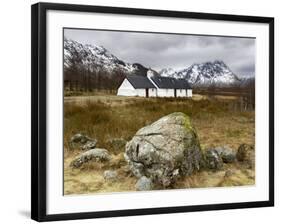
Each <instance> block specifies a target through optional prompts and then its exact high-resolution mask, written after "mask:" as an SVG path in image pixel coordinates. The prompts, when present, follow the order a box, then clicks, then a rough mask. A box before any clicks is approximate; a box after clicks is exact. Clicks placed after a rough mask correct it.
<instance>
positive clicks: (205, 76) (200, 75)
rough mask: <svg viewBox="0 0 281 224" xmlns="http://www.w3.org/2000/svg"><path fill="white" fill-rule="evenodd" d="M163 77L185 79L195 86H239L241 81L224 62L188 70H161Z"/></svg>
mask: <svg viewBox="0 0 281 224" xmlns="http://www.w3.org/2000/svg"><path fill="white" fill-rule="evenodd" d="M160 75H161V76H170V77H174V78H184V79H187V80H188V81H189V83H190V84H191V85H193V86H205V87H206V86H211V85H215V86H231V85H236V84H239V82H240V79H239V78H238V77H237V76H236V75H235V74H234V73H233V72H232V71H231V70H230V69H229V67H228V66H227V65H226V64H225V63H224V62H223V61H218V60H216V61H214V62H206V63H201V64H193V65H191V66H190V67H188V68H186V69H182V70H179V71H175V72H174V73H173V72H171V70H161V72H160Z"/></svg>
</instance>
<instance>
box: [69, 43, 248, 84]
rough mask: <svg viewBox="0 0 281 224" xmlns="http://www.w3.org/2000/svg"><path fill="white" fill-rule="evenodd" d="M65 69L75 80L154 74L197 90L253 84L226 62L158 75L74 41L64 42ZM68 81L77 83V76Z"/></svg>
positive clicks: (98, 47)
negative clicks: (89, 76)
mask: <svg viewBox="0 0 281 224" xmlns="http://www.w3.org/2000/svg"><path fill="white" fill-rule="evenodd" d="M64 68H65V71H69V72H68V74H70V75H71V74H74V76H76V75H75V74H85V73H88V72H90V73H92V75H93V74H95V75H96V76H107V77H111V78H112V79H116V77H117V79H118V77H119V76H120V77H121V78H122V77H123V76H124V75H128V74H136V75H143V76H147V73H148V71H150V74H153V75H161V76H164V77H173V78H177V79H179V78H181V79H186V80H187V81H188V82H189V83H190V84H191V85H192V86H193V87H197V86H198V87H208V86H223V87H225V86H233V85H241V86H242V85H243V83H244V84H247V83H248V82H249V81H248V80H247V79H245V80H244V79H239V78H238V77H237V76H236V74H234V73H233V72H232V71H231V70H230V68H229V67H228V66H227V65H226V64H225V63H224V62H223V61H219V60H216V61H214V62H206V63H201V64H193V65H191V66H190V67H188V68H185V69H181V70H174V69H172V68H165V69H162V70H161V71H160V72H159V73H157V72H156V71H155V70H153V69H151V68H147V67H145V66H143V65H141V64H139V63H132V64H131V63H127V62H125V61H122V60H120V59H119V58H118V57H116V56H115V55H113V54H112V53H110V52H109V51H108V50H107V49H105V48H104V47H102V46H97V45H89V44H81V43H78V42H76V41H73V40H70V39H64ZM77 71H78V72H77ZM100 71H102V72H100ZM120 71H121V73H120ZM66 73H67V72H66ZM112 74H114V77H113V76H112ZM67 77H68V78H70V79H76V78H75V77H73V75H71V77H70V76H69V75H68V76H67ZM121 78H120V79H121ZM104 82H106V80H104Z"/></svg>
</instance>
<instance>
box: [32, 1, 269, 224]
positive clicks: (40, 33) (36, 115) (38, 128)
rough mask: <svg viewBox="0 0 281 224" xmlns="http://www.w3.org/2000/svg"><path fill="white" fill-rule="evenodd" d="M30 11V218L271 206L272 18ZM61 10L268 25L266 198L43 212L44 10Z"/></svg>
mask: <svg viewBox="0 0 281 224" xmlns="http://www.w3.org/2000/svg"><path fill="white" fill-rule="evenodd" d="M31 8H32V11H31V26H32V30H31V37H32V38H31V41H32V45H31V61H32V65H31V73H32V74H31V76H32V83H31V86H32V90H31V93H32V94H31V95H32V99H31V101H32V105H31V111H32V113H31V121H32V123H31V127H32V141H31V143H32V155H31V161H32V164H31V177H32V180H31V196H32V197H31V218H32V219H34V220H36V221H54V220H70V219H86V218H101V217H115V216H132V215H147V214H161V213H177V212H193V211H206V210H222V209H238V208H254V207H268V206H274V18H271V17H256V16H241V15H224V14H211V13H195V12H183V11H164V10H151V9H137V8H119V7H103V6H89V5H73V4H55V3H37V4H34V5H32V7H31ZM48 10H63V11H75V12H99V13H111V14H124V15H140V16H156V17H159V16H162V17H170V18H171V17H174V18H192V19H205V20H217V21H219V20H221V21H234V22H254V23H264V24H268V25H269V34H268V35H269V75H270V77H269V183H268V185H269V200H267V201H255V202H243V203H226V204H211V205H210V204H208V205H196V206H178V207H159V208H146V209H132V210H114V211H99V212H85V213H70V214H52V215H48V214H47V213H46V143H47V142H46V128H47V121H46V109H47V108H46V69H47V68H46V35H47V33H46V12H47V11H48Z"/></svg>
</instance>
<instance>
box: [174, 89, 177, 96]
mask: <svg viewBox="0 0 281 224" xmlns="http://www.w3.org/2000/svg"><path fill="white" fill-rule="evenodd" d="M174 95H175V97H177V90H176V89H174Z"/></svg>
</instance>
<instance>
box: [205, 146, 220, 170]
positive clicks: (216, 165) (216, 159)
mask: <svg viewBox="0 0 281 224" xmlns="http://www.w3.org/2000/svg"><path fill="white" fill-rule="evenodd" d="M205 162H206V166H207V168H209V169H215V170H218V169H221V168H222V167H223V161H222V158H221V157H220V155H219V153H218V152H217V150H216V149H208V150H207V151H206V153H205Z"/></svg>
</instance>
